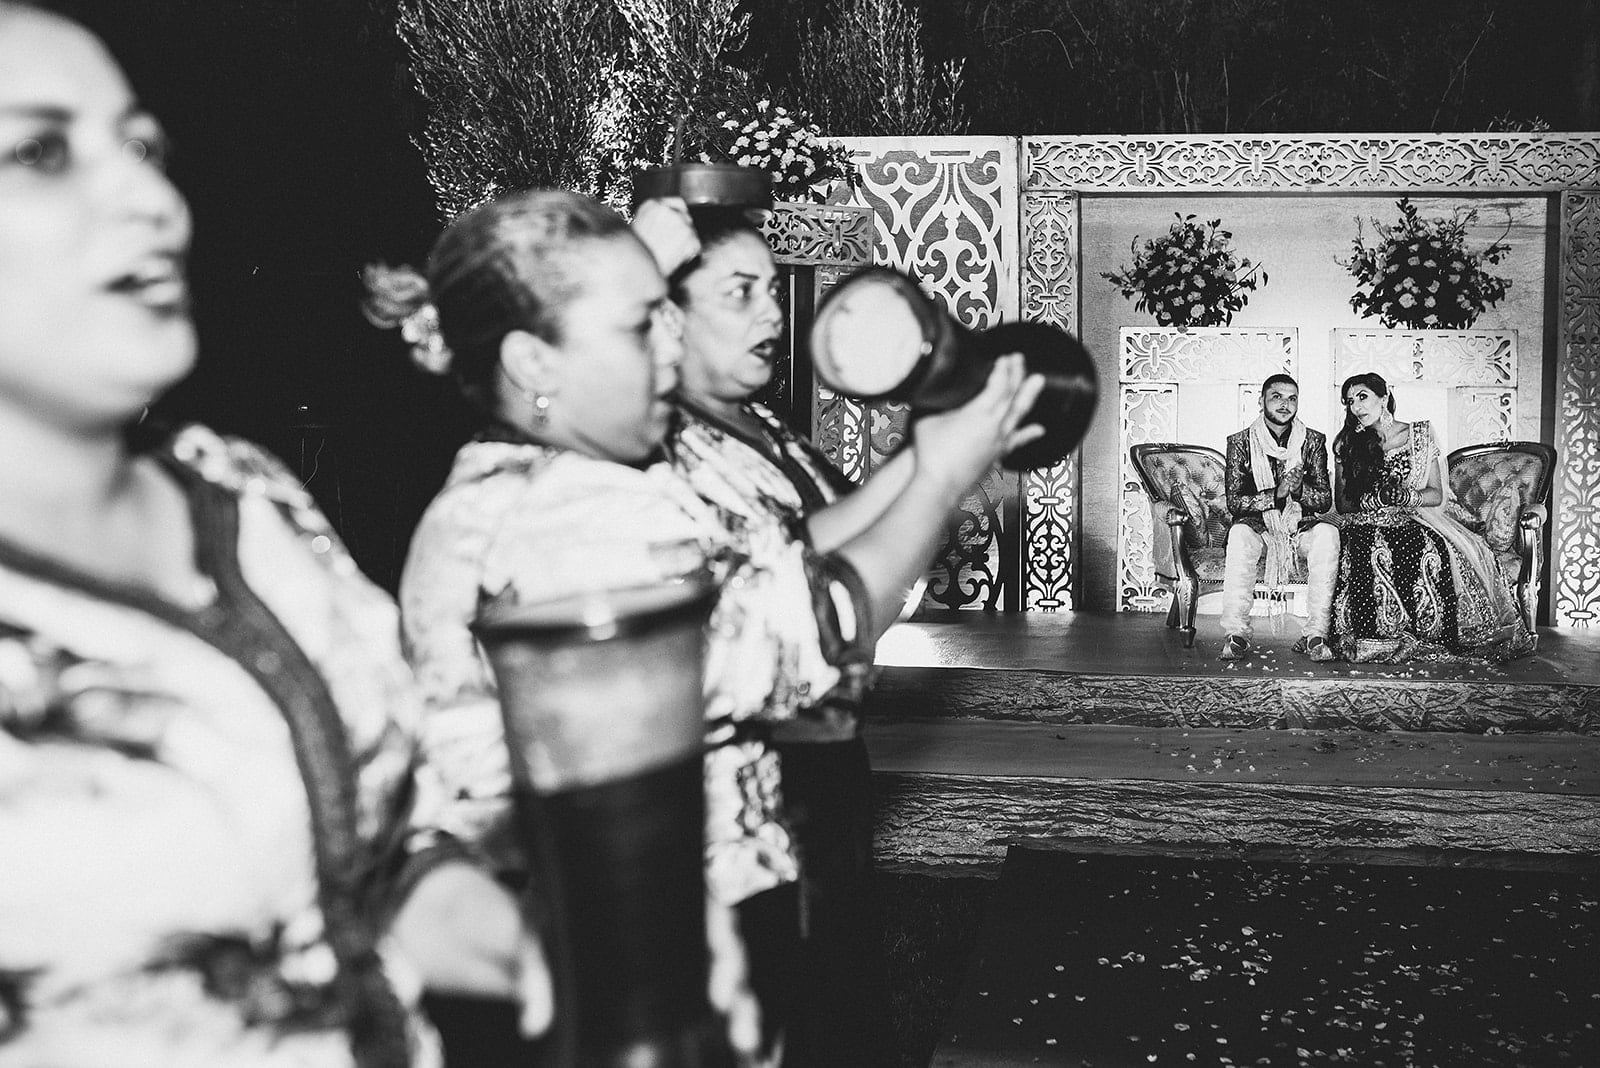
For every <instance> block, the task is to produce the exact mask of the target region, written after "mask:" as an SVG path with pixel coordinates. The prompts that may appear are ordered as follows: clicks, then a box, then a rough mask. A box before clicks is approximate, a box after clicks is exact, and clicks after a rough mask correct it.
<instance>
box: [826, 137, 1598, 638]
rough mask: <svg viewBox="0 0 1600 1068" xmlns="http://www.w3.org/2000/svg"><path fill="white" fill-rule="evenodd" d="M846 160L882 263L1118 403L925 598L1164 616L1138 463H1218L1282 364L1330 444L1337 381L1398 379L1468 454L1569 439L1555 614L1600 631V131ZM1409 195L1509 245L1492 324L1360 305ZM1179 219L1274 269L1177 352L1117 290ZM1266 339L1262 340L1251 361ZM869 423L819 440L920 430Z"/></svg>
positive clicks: (960, 549) (1560, 499)
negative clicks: (1373, 229) (1142, 241)
mask: <svg viewBox="0 0 1600 1068" xmlns="http://www.w3.org/2000/svg"><path fill="white" fill-rule="evenodd" d="M847 143H848V145H849V146H850V148H851V149H852V153H853V157H854V160H855V162H856V163H857V165H858V167H859V168H860V170H861V173H862V176H863V182H862V185H861V186H860V188H858V189H857V190H855V191H853V193H852V194H851V196H850V198H849V202H850V203H852V204H854V205H856V206H858V207H866V208H870V209H871V210H872V213H873V216H874V219H875V234H874V240H873V248H872V255H873V259H874V261H875V262H877V263H883V264H889V265H892V266H896V267H900V268H903V269H907V270H910V271H912V272H913V273H915V274H917V275H918V277H919V278H920V279H921V280H922V281H923V283H924V285H925V286H926V287H927V288H928V290H929V291H930V292H931V293H933V294H934V295H935V296H936V297H938V298H939V299H941V300H942V301H943V302H944V304H945V306H946V308H947V309H948V310H949V311H950V312H951V314H953V315H954V316H955V317H956V318H957V319H958V320H960V321H961V322H963V323H964V324H966V325H968V326H971V327H975V328H982V327H986V326H991V325H993V324H994V323H996V322H998V321H1000V320H1002V319H1008V318H1012V317H1014V316H1020V317H1022V318H1027V319H1035V320H1039V321H1043V322H1048V323H1052V324H1055V325H1058V326H1061V327H1064V328H1065V329H1068V330H1070V331H1073V332H1074V333H1077V334H1079V335H1080V336H1081V337H1082V338H1083V340H1084V341H1085V343H1086V344H1087V345H1088V346H1089V348H1090V350H1091V351H1092V352H1093V353H1094V354H1095V356H1096V359H1097V362H1098V367H1099V370H1100V376H1101V405H1100V411H1099V413H1098V415H1097V418H1096V425H1095V427H1094V429H1093V430H1092V432H1091V434H1090V436H1089V438H1088V439H1087V440H1086V441H1085V443H1084V446H1083V448H1082V449H1081V450H1080V452H1079V453H1078V454H1076V455H1074V456H1073V457H1072V458H1071V459H1069V460H1068V461H1067V462H1066V463H1063V464H1061V465H1059V466H1058V467H1056V468H1051V469H1047V470H1040V471H1032V472H1028V473H1027V474H1026V475H1024V476H1022V477H1020V478H1019V477H1018V476H1015V475H1009V474H1004V473H1000V472H997V473H996V475H995V476H994V477H993V478H991V479H990V481H989V482H988V483H987V484H986V485H985V487H984V488H983V491H982V493H981V494H980V495H979V496H978V497H977V498H975V499H974V500H973V501H972V502H970V504H969V508H968V516H967V521H966V522H965V523H964V525H963V529H962V530H961V531H960V532H958V535H957V538H956V539H955V540H956V542H957V543H958V545H957V548H956V550H955V551H954V552H953V553H952V554H951V555H950V557H949V559H947V561H946V563H945V565H944V569H943V572H942V573H941V574H938V575H937V576H936V578H935V580H934V582H933V583H932V584H931V586H930V591H929V599H928V600H929V603H931V604H933V605H939V606H943V607H984V606H987V605H992V604H995V603H996V598H997V594H998V593H1002V592H1003V593H1005V594H1006V595H1007V596H1005V597H1003V598H1000V600H1002V601H1003V602H1005V603H1007V604H1008V605H1014V606H1016V607H1020V608H1025V609H1026V610H1028V611H1051V610H1054V609H1058V608H1072V607H1080V608H1082V607H1086V608H1106V609H1110V608H1116V609H1119V610H1129V609H1132V610H1147V611H1161V610H1164V609H1165V600H1164V596H1163V595H1162V594H1161V593H1160V592H1159V591H1155V590H1154V589H1153V585H1152V583H1151V582H1150V581H1149V572H1148V554H1147V548H1146V547H1147V544H1148V532H1147V531H1145V530H1144V529H1143V526H1142V525H1147V524H1148V508H1147V507H1146V506H1145V505H1144V504H1143V502H1142V500H1139V499H1138V498H1137V496H1136V494H1137V493H1138V487H1137V480H1136V479H1134V478H1131V477H1130V476H1131V472H1130V471H1129V470H1127V468H1126V452H1127V446H1128V445H1129V444H1132V443H1134V442H1136V441H1141V440H1150V439H1156V438H1171V439H1186V440H1191V441H1194V442H1195V443H1198V444H1207V445H1212V446H1213V447H1217V448H1220V447H1221V446H1222V438H1223V436H1224V435H1225V434H1227V433H1228V432H1231V431H1232V430H1235V429H1237V428H1238V427H1239V426H1241V425H1243V423H1244V421H1245V420H1246V417H1247V416H1249V415H1251V414H1252V408H1253V404H1254V392H1253V390H1254V389H1255V388H1257V387H1258V386H1259V382H1260V378H1262V377H1265V374H1259V375H1258V374H1257V372H1258V371H1263V370H1276V369H1279V363H1280V362H1282V364H1283V367H1284V368H1287V369H1289V370H1291V371H1292V372H1293V373H1295V374H1296V375H1297V377H1298V378H1299V379H1300V382H1301V394H1302V409H1301V410H1302V415H1303V416H1304V417H1305V418H1306V419H1307V421H1308V422H1310V423H1311V424H1312V425H1314V426H1318V427H1319V428H1321V429H1324V430H1326V431H1328V432H1329V435H1330V437H1331V436H1332V432H1333V431H1335V430H1336V429H1337V427H1338V421H1339V419H1340V418H1341V416H1342V413H1341V411H1340V409H1339V406H1338V398H1337V386H1338V382H1339V380H1341V379H1342V377H1343V376H1346V375H1349V374H1351V373H1354V372H1355V371H1358V370H1367V369H1378V370H1380V373H1384V374H1385V375H1386V377H1389V378H1390V379H1391V381H1392V382H1393V383H1394V385H1395V386H1396V388H1397V396H1398V398H1399V403H1400V405H1401V413H1400V414H1401V416H1402V417H1403V418H1429V419H1432V420H1434V421H1435V423H1436V424H1438V425H1439V427H1440V429H1441V430H1442V431H1443V432H1444V434H1445V436H1446V440H1447V442H1448V445H1449V446H1450V447H1456V446H1459V445H1465V444H1471V443H1474V442H1476V441H1482V440H1488V439H1490V438H1495V437H1510V438H1527V439H1536V440H1542V441H1548V442H1551V443H1552V444H1554V445H1555V447H1556V449H1557V453H1558V463H1559V471H1558V475H1557V478H1556V483H1555V487H1554V490H1553V494H1552V499H1551V505H1550V512H1551V521H1550V523H1549V525H1548V526H1547V528H1546V529H1547V530H1548V531H1549V532H1550V539H1551V545H1550V551H1549V553H1548V555H1547V559H1548V560H1549V568H1550V573H1549V575H1548V576H1547V578H1546V581H1545V583H1544V589H1545V592H1546V597H1547V600H1548V609H1547V612H1546V613H1545V614H1544V615H1543V616H1542V618H1543V619H1544V620H1545V621H1547V622H1549V623H1552V624H1555V625H1568V626H1594V625H1597V624H1600V135H1596V134H1587V133H1586V134H1558V133H1550V134H1437V135H1435V134H1428V135H1337V136H1335V135H1327V136H1323V135H1282V136H1214V137H1213V136H1163V137H1152V136H1134V137H1031V138H1022V139H1015V138H995V137H970V138H969V137H962V138H918V139H899V138H859V139H854V140H851V141H849V142H847ZM1401 196H1409V197H1411V198H1412V199H1413V201H1414V202H1415V203H1416V204H1417V206H1418V207H1419V208H1420V209H1421V211H1422V214H1423V215H1424V216H1432V215H1441V214H1448V213H1449V212H1450V211H1452V210H1453V209H1455V208H1457V207H1461V208H1463V209H1471V208H1476V209H1477V210H1478V218H1477V220H1476V222H1475V224H1473V225H1472V226H1471V227H1470V228H1469V235H1468V241H1469V244H1471V245H1472V246H1474V247H1480V246H1482V245H1485V244H1488V243H1489V242H1491V241H1494V240H1496V239H1503V240H1504V241H1505V243H1506V244H1507V245H1508V246H1509V247H1510V252H1509V253H1508V256H1507V258H1506V260H1505V261H1504V262H1503V263H1502V264H1501V265H1500V268H1498V270H1499V273H1502V274H1505V275H1507V276H1509V277H1510V278H1511V279H1512V281H1513V284H1512V288H1511V290H1510V292H1509V293H1508V294H1507V296H1506V298H1505V300H1504V301H1502V302H1500V303H1499V304H1497V305H1496V306H1495V307H1494V308H1492V309H1490V310H1489V311H1488V312H1487V313H1486V314H1484V315H1483V316H1482V317H1481V318H1480V320H1479V321H1478V322H1477V323H1475V324H1474V329H1473V330H1471V331H1466V332H1462V331H1455V332H1453V333H1454V334H1455V335H1457V336H1455V337H1454V338H1448V337H1443V336H1430V337H1427V338H1417V337H1407V336H1401V334H1400V333H1397V332H1392V331H1381V330H1376V329H1375V328H1376V322H1375V321H1374V320H1370V319H1362V318H1360V317H1358V316H1357V314H1356V313H1355V312H1354V311H1352V310H1351V308H1350V307H1349V296H1350V294H1351V293H1352V292H1353V291H1354V289H1355V281H1354V279H1352V278H1351V277H1350V275H1349V274H1348V273H1346V271H1345V270H1344V268H1343V267H1342V266H1340V265H1339V264H1338V263H1336V262H1335V261H1334V257H1335V256H1339V257H1341V258H1348V256H1349V254H1350V251H1351V242H1352V241H1353V239H1354V238H1355V237H1356V234H1357V230H1356V219H1358V218H1359V219H1362V220H1370V219H1378V220H1387V219H1390V218H1392V217H1393V216H1394V214H1395V205H1394V202H1395V200H1396V199H1397V198H1398V197H1401ZM1174 212H1176V213H1178V214H1179V215H1183V214H1189V213H1194V214H1197V215H1199V216H1200V217H1202V218H1221V219H1223V221H1224V225H1225V226H1226V227H1227V228H1229V229H1230V230H1231V231H1232V232H1233V235H1234V237H1233V240H1234V243H1235V245H1236V246H1237V247H1238V248H1239V250H1240V251H1241V252H1243V253H1245V254H1247V255H1249V256H1251V257H1252V258H1253V259H1259V260H1261V261H1264V263H1265V265H1266V267H1267V268H1268V270H1269V271H1270V272H1271V282H1270V284H1269V285H1266V286H1264V287H1262V288H1261V289H1260V290H1259V291H1257V292H1255V293H1253V294H1251V298H1250V302H1249V304H1248V306H1247V307H1245V308H1244V309H1243V310H1242V311H1241V312H1240V313H1239V314H1238V315H1237V317H1236V318H1235V319H1234V321H1233V323H1232V324H1230V330H1231V331H1232V334H1220V335H1211V334H1208V333H1207V332H1204V331H1190V332H1189V333H1188V335H1187V336H1184V335H1178V336H1176V338H1173V337H1164V336H1162V332H1161V331H1158V330H1156V329H1155V327H1156V323H1155V320H1154V319H1153V318H1152V317H1151V316H1150V315H1149V314H1147V313H1144V312H1140V311H1137V310H1135V308H1134V307H1133V304H1132V302H1131V301H1129V300H1127V299H1126V298H1124V297H1123V296H1122V295H1121V294H1120V293H1118V292H1117V291H1116V290H1115V289H1114V288H1113V287H1112V286H1111V285H1110V284H1109V283H1106V282H1105V281H1103V280H1102V279H1101V278H1100V277H1099V275H1100V273H1101V272H1103V271H1111V270H1115V269H1118V268H1119V267H1121V265H1122V264H1123V262H1124V261H1126V260H1127V259H1128V257H1129V246H1130V242H1131V240H1132V239H1133V238H1134V237H1135V236H1140V237H1149V236H1152V235H1154V234H1156V233H1159V232H1161V231H1163V230H1164V229H1165V228H1166V227H1167V225H1168V224H1169V223H1170V222H1171V221H1172V218H1173V213H1174ZM1368 232H1369V233H1370V224H1368ZM1125 330H1126V331H1128V334H1127V335H1124V331H1125ZM1165 333H1166V334H1168V335H1171V334H1174V333H1175V332H1173V331H1166V332H1165ZM1406 333H1409V332H1406ZM1426 333H1428V334H1435V333H1436V332H1432V331H1429V332H1426ZM1125 337H1126V340H1125ZM1249 338H1256V339H1257V341H1256V342H1254V343H1256V344H1260V345H1263V346H1265V348H1264V349H1260V350H1249V351H1253V352H1255V355H1254V356H1249V357H1247V356H1244V355H1241V353H1243V352H1245V351H1246V349H1247V348H1248V346H1247V345H1246V339H1249ZM1284 338H1289V339H1291V340H1289V341H1287V342H1286V341H1284V340H1283V339H1284ZM1242 345H1245V346H1246V348H1241V347H1240V346H1242ZM1285 345H1287V348H1285V347H1284V346H1285ZM1262 351H1269V352H1270V353H1271V354H1272V358H1270V359H1264V358H1259V357H1260V356H1261V352H1262ZM1241 361H1242V362H1241ZM1257 364H1259V365H1260V366H1257ZM1268 364H1270V365H1272V366H1271V367H1270V368H1268V366H1267V365H1268ZM1246 365H1248V366H1246ZM1251 379H1254V382H1252V381H1251ZM847 407H848V406H847ZM843 410H847V408H845V409H841V411H843ZM852 418H853V422H851V421H849V420H844V421H840V420H836V421H835V422H834V423H833V424H831V427H821V428H819V429H822V430H824V431H825V432H826V431H828V430H829V429H832V430H836V431H837V433H835V434H834V439H835V440H836V441H837V443H838V445H837V447H838V448H839V449H840V450H841V451H842V454H844V455H848V456H850V457H852V458H854V457H860V458H861V460H860V463H859V464H858V469H861V470H870V469H871V468H872V466H873V465H874V464H875V463H877V462H879V461H881V458H882V455H883V450H884V448H886V447H891V446H892V444H893V443H894V442H895V441H896V440H897V438H898V435H899V434H900V433H901V432H902V430H903V418H904V413H903V412H896V411H894V410H893V409H892V407H888V408H885V407H874V408H872V409H865V408H860V407H859V406H857V408H856V409H855V410H854V411H853V414H852ZM825 436H826V433H825ZM851 462H856V461H855V460H854V459H852V461H851Z"/></svg>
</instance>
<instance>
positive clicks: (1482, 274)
mask: <svg viewBox="0 0 1600 1068" xmlns="http://www.w3.org/2000/svg"><path fill="white" fill-rule="evenodd" d="M1396 206H1397V207H1399V209H1400V219H1399V221H1398V222H1396V223H1394V224H1392V225H1389V226H1385V225H1384V224H1382V223H1380V222H1379V221H1378V220H1376V219H1373V220H1372V225H1373V227H1374V229H1375V233H1374V235H1373V236H1374V240H1373V242H1372V244H1371V245H1368V244H1367V243H1366V235H1365V234H1364V233H1363V232H1362V229H1361V220H1360V219H1359V218H1358V219H1357V220H1356V237H1355V241H1354V242H1353V243H1352V244H1353V247H1354V250H1353V251H1354V254H1353V255H1352V256H1351V257H1350V260H1349V261H1348V262H1345V261H1342V260H1341V261H1338V262H1339V265H1340V266H1342V267H1344V268H1345V269H1346V270H1348V271H1349V272H1350V273H1351V275H1353V276H1354V277H1355V280H1356V285H1357V287H1358V288H1357V289H1356V291H1355V293H1353V294H1351V296H1350V307H1352V308H1354V309H1355V310H1356V311H1357V312H1360V313H1361V314H1362V315H1363V316H1366V317H1369V318H1370V317H1372V316H1376V317H1377V318H1378V319H1379V320H1380V321H1382V323H1383V325H1384V326H1387V327H1390V328H1394V327H1405V328H1409V329H1434V328H1437V329H1445V330H1465V329H1467V328H1468V327H1470V326H1471V325H1472V324H1473V323H1475V322H1476V321H1477V319H1478V316H1480V315H1482V314H1483V312H1484V310H1485V309H1487V308H1490V307H1492V306H1493V305H1495V304H1496V303H1498V302H1499V301H1500V300H1501V299H1502V298H1504V297H1505V295H1506V290H1507V289H1509V288H1510V287H1511V281H1510V279H1507V278H1502V277H1500V276H1499V275H1495V274H1491V273H1490V272H1489V271H1488V269H1487V268H1488V266H1492V265H1494V264H1497V263H1499V262H1500V261H1501V260H1502V259H1504V258H1505V256H1506V254H1507V253H1508V252H1510V251H1511V246H1509V245H1507V244H1505V243H1504V241H1499V240H1497V241H1494V242H1493V243H1491V244H1490V245H1489V247H1488V248H1485V249H1483V250H1482V251H1481V252H1469V251H1467V227H1468V226H1470V225H1471V224H1472V223H1474V222H1475V221H1477V218H1478V211H1477V209H1476V208H1457V209H1455V210H1454V211H1453V212H1451V213H1450V215H1449V216H1448V217H1445V218H1433V219H1424V218H1423V217H1422V215H1421V213H1420V212H1419V211H1418V210H1417V207H1416V205H1414V204H1412V203H1411V200H1410V198H1409V197H1401V198H1400V200H1399V201H1398V203H1397V205H1396ZM1510 229H1511V223H1510V219H1509V218H1508V219H1507V221H1506V230H1507V232H1508V233H1509V232H1510ZM1504 236H1505V235H1504V234H1502V235H1501V237H1504Z"/></svg>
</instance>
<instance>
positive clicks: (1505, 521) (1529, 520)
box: [1445, 441, 1556, 628]
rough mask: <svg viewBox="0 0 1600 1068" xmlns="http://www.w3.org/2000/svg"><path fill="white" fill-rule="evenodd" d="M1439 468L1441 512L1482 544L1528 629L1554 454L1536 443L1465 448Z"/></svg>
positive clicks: (1536, 598)
mask: <svg viewBox="0 0 1600 1068" xmlns="http://www.w3.org/2000/svg"><path fill="white" fill-rule="evenodd" d="M1445 466H1446V468H1447V470H1446V474H1445V480H1446V481H1447V482H1449V484H1450V500H1448V501H1446V502H1445V510H1446V511H1447V512H1449V513H1451V514H1452V515H1454V516H1455V517H1456V518H1457V519H1459V520H1460V521H1461V522H1462V524H1464V525H1465V526H1466V527H1467V528H1468V529H1470V530H1472V531H1475V532H1476V533H1478V534H1480V535H1482V536H1483V540H1484V541H1486V542H1488V544H1489V548H1490V549H1492V550H1493V551H1494V554H1495V556H1496V558H1497V559H1498V560H1499V561H1500V573H1501V575H1502V576H1503V577H1504V578H1505V580H1506V584H1507V585H1508V586H1509V587H1510V589H1511V592H1512V595H1513V596H1514V597H1516V599H1517V603H1518V606H1519V607H1520V608H1521V610H1522V619H1523V622H1524V623H1526V624H1527V625H1528V626H1529V627H1530V628H1531V627H1533V626H1534V623H1535V617H1536V615H1537V612H1538V605H1539V573H1540V571H1541V570H1543V555H1544V529H1543V528H1544V524H1545V521H1546V519H1547V516H1546V514H1545V501H1546V499H1548V497H1549V496H1550V481H1551V478H1552V476H1553V475H1554V473H1555V466H1556V451H1555V449H1553V448H1551V447H1550V446H1549V445H1546V444H1544V443H1543V442H1538V441H1508V442H1503V443H1501V444H1497V445H1468V446H1467V447H1465V448H1462V449H1457V450H1455V451H1454V452H1452V453H1451V454H1450V455H1449V457H1448V458H1447V459H1446V460H1445Z"/></svg>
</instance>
